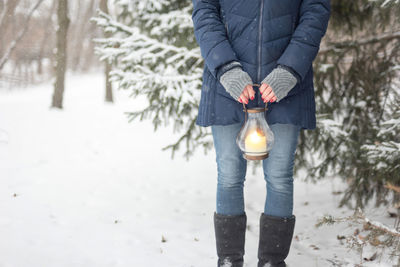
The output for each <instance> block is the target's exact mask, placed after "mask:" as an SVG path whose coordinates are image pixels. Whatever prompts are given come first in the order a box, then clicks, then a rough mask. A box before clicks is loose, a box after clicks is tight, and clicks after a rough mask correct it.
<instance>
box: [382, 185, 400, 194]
mask: <svg viewBox="0 0 400 267" xmlns="http://www.w3.org/2000/svg"><path fill="white" fill-rule="evenodd" d="M385 188H387V189H390V190H393V191H395V192H397V193H399V194H400V186H396V185H394V184H392V183H387V184H386V185H385Z"/></svg>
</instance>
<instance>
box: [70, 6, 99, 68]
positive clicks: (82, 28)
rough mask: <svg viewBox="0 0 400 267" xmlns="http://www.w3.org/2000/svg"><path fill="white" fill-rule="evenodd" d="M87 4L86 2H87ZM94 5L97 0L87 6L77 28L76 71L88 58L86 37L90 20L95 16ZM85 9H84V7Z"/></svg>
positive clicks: (73, 63) (74, 60)
mask: <svg viewBox="0 0 400 267" xmlns="http://www.w3.org/2000/svg"><path fill="white" fill-rule="evenodd" d="M85 2H86V1H85ZM94 4H95V0H91V1H90V2H89V4H88V6H86V10H85V12H83V15H82V16H81V18H80V21H79V24H78V23H77V24H78V25H79V26H78V27H77V34H76V37H75V38H74V49H73V51H74V57H73V59H72V67H73V68H74V69H75V70H76V69H78V68H79V67H80V65H81V63H82V61H83V60H82V58H83V57H86V56H87V55H86V54H85V52H86V51H84V49H83V47H84V41H85V36H87V35H88V33H89V31H88V28H89V27H88V25H91V24H90V18H91V17H92V16H93V12H94ZM82 8H83V7H82Z"/></svg>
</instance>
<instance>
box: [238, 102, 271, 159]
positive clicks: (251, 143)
mask: <svg viewBox="0 0 400 267" xmlns="http://www.w3.org/2000/svg"><path fill="white" fill-rule="evenodd" d="M243 107H244V110H243V111H244V112H245V122H244V124H243V126H242V129H241V130H240V131H239V134H238V136H237V137H236V144H237V145H238V146H239V148H240V150H241V151H242V152H243V157H244V158H245V159H246V160H263V159H266V158H267V157H268V153H269V151H270V150H271V148H272V145H273V143H274V133H273V132H272V131H271V128H270V127H269V126H268V123H267V121H266V119H265V111H266V107H265V108H253V109H246V106H245V105H244V104H243Z"/></svg>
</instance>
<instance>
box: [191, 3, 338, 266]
mask: <svg viewBox="0 0 400 267" xmlns="http://www.w3.org/2000/svg"><path fill="white" fill-rule="evenodd" d="M329 17H330V1H329V0H279V1H268V0H260V1H255V0H254V1H244V0H193V13H192V20H193V26H194V33H195V38H196V40H197V42H198V44H199V46H200V51H201V55H202V57H203V58H204V62H205V64H204V72H203V83H202V88H201V99H200V104H199V109H198V116H197V119H196V124H197V125H198V126H202V127H208V126H211V131H212V137H213V141H214V148H215V151H216V163H217V172H218V183H217V194H216V211H215V212H214V215H213V216H214V217H213V219H214V230H215V239H216V248H217V255H218V262H217V265H218V266H233V267H237V266H243V257H244V243H245V232H246V223H247V215H246V212H245V206H244V197H243V187H244V181H245V176H246V166H247V161H246V160H245V159H244V158H243V156H242V152H241V151H240V149H239V148H238V146H237V145H236V142H235V139H236V136H237V134H238V132H239V130H240V128H241V126H242V124H243V123H244V112H243V106H242V105H243V104H245V105H247V107H248V108H254V107H264V106H265V104H266V103H268V110H267V111H266V112H265V117H266V120H267V122H268V124H269V125H270V127H271V130H272V132H273V133H274V136H275V143H274V145H273V147H272V150H271V151H270V153H269V157H268V158H266V159H264V160H263V161H262V164H263V170H264V172H263V173H264V179H265V181H266V199H265V206H264V211H263V212H261V214H260V228H259V231H260V232H259V242H258V267H261V266H279V267H281V266H286V263H285V259H286V257H287V255H288V253H289V249H290V246H291V240H292V238H293V232H294V225H295V221H296V217H295V215H294V214H293V165H294V158H295V152H296V147H297V143H298V136H299V133H300V131H301V130H305V129H314V128H315V127H316V118H315V100H314V85H313V68H312V62H313V60H314V59H315V57H316V55H317V53H318V50H319V47H320V42H321V39H322V38H323V36H324V35H325V33H326V29H327V26H328V21H329ZM254 84H261V86H260V87H257V86H253V85H254ZM298 266H301V264H300V263H299V265H298Z"/></svg>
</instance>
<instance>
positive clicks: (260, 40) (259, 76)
mask: <svg viewBox="0 0 400 267" xmlns="http://www.w3.org/2000/svg"><path fill="white" fill-rule="evenodd" d="M263 13H264V0H261V4H260V20H259V22H258V69H257V81H258V83H259V84H260V83H261V52H262V50H261V48H262V47H261V45H262V19H263ZM260 101H261V97H259V99H258V104H259V105H260V104H261V102H260Z"/></svg>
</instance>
